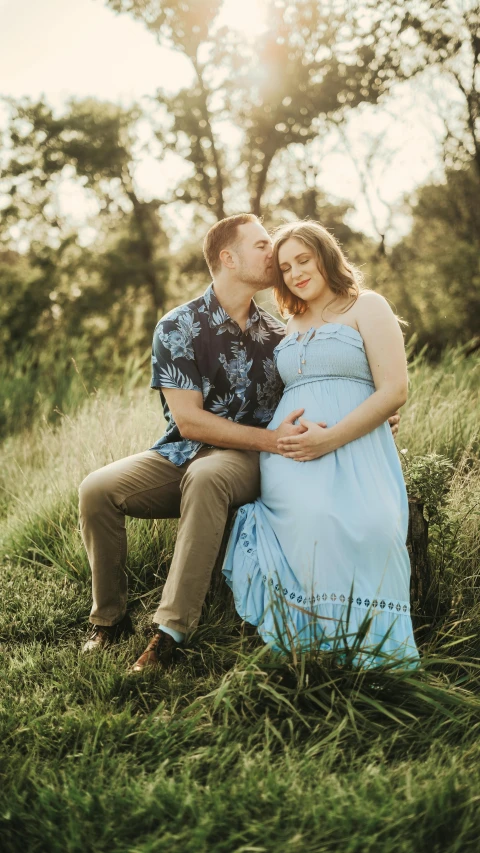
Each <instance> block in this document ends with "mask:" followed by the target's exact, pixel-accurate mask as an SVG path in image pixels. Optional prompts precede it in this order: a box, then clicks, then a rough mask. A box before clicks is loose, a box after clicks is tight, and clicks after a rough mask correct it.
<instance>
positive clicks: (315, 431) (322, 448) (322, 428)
mask: <svg viewBox="0 0 480 853" xmlns="http://www.w3.org/2000/svg"><path fill="white" fill-rule="evenodd" d="M298 423H299V424H300V426H302V427H303V428H304V430H305V432H303V433H302V434H301V435H290V436H286V437H285V438H279V439H278V441H277V447H278V450H279V452H280V453H281V454H282V456H286V457H287V458H288V459H295V461H296V462H310V461H311V460H312V459H318V458H319V457H320V456H325V454H326V453H331V451H332V450H335V446H334V444H333V441H332V438H331V435H330V430H329V429H328V427H327V425H326V423H318V424H316V423H314V421H308V420H307V419H306V418H299V419H298Z"/></svg>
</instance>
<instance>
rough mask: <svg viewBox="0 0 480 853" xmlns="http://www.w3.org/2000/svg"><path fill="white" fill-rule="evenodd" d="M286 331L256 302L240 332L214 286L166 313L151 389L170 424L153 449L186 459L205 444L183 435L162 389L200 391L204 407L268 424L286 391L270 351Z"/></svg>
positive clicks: (156, 345)
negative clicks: (160, 403) (159, 399)
mask: <svg viewBox="0 0 480 853" xmlns="http://www.w3.org/2000/svg"><path fill="white" fill-rule="evenodd" d="M284 335H285V326H284V325H283V324H282V323H280V322H279V321H278V320H276V319H275V318H274V317H272V316H271V315H270V314H268V312H267V311H264V310H263V308H260V307H259V306H257V305H256V304H255V302H253V301H252V304H251V307H250V316H249V319H248V320H247V326H246V329H245V332H243V331H242V329H241V328H240V326H239V325H238V323H236V322H235V321H234V320H232V319H231V317H229V316H228V314H227V312H226V311H225V310H224V309H223V308H222V306H221V305H220V303H219V301H218V299H217V297H216V296H215V292H214V290H213V285H210V287H209V288H208V289H207V290H206V291H205V293H204V294H203V296H200V297H198V299H193V300H192V301H191V302H187V303H186V304H185V305H180V307H179V308H174V309H173V311H170V312H169V313H168V314H166V315H165V317H163V318H162V319H161V320H160V321H159V322H158V323H157V326H156V328H155V332H154V335H153V347H152V382H151V387H152V388H158V389H160V396H161V399H162V405H163V412H164V415H165V420H166V422H167V428H166V431H165V433H164V435H162V437H161V438H160V439H159V440H158V441H157V442H156V443H155V444H154V445H153V448H152V450H157V451H158V453H161V454H162V456H165V457H166V458H167V459H169V460H170V462H173V464H174V465H183V464H184V463H185V462H187V461H188V460H189V459H193V458H194V456H195V455H196V454H197V453H198V451H199V450H200V448H201V447H203V445H202V442H200V441H190V440H189V439H184V438H182V436H181V434H180V431H179V429H178V427H177V425H176V423H175V421H174V419H173V415H172V413H171V412H170V409H169V408H168V405H167V402H166V400H165V397H164V395H163V394H162V390H161V389H162V388H180V389H184V390H187V391H201V392H202V394H203V408H204V409H205V411H207V412H212V413H213V414H215V415H220V417H222V418H227V419H228V420H230V421H235V422H236V423H240V424H244V425H245V426H257V427H265V426H267V424H268V423H269V422H270V421H271V419H272V417H273V414H274V412H275V409H276V407H277V405H278V403H279V401H280V397H281V395H282V391H283V385H282V381H281V379H280V376H279V375H278V373H277V369H276V367H275V364H274V359H273V350H274V349H275V347H276V346H277V344H278V343H279V342H280V341H281V339H282V338H283V337H284Z"/></svg>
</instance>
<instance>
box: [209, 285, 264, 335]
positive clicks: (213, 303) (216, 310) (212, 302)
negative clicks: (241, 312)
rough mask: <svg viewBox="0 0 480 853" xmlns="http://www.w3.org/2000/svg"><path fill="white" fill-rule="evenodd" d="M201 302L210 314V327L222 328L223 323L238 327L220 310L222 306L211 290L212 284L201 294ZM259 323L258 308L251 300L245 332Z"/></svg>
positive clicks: (222, 309)
mask: <svg viewBox="0 0 480 853" xmlns="http://www.w3.org/2000/svg"><path fill="white" fill-rule="evenodd" d="M203 301H204V303H205V306H206V308H207V311H208V313H209V314H210V318H211V325H212V326H223V325H224V324H225V323H235V325H238V323H236V322H235V320H232V318H231V317H230V315H229V314H227V312H226V311H225V309H224V308H222V306H221V305H220V302H219V301H218V299H217V297H216V294H215V291H214V289H213V283H212V284H210V285H209V286H208V287H207V289H206V291H205V293H204V294H203ZM259 321H260V314H259V311H258V307H257V304H256V302H255V300H254V299H252V301H251V302H250V309H249V312H248V320H247V324H246V327H245V331H248V329H250V328H251V326H253V325H254V324H255V323H258V322H259ZM239 328H240V327H239Z"/></svg>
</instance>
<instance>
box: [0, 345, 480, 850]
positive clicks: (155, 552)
mask: <svg viewBox="0 0 480 853" xmlns="http://www.w3.org/2000/svg"><path fill="white" fill-rule="evenodd" d="M479 364H480V360H479V359H478V357H476V356H471V357H470V358H469V359H465V358H464V357H463V355H462V352H461V351H453V352H449V353H447V354H445V356H444V358H443V360H442V362H441V363H440V364H439V365H437V366H434V367H433V366H431V365H429V364H428V363H426V362H425V361H424V360H421V359H419V360H417V361H416V362H415V363H414V364H413V366H412V370H411V386H412V387H411V392H410V399H409V402H408V404H407V406H406V407H405V410H404V412H403V414H402V424H401V432H400V436H399V442H398V444H399V447H400V448H401V449H406V450H407V454H406V456H405V457H404V458H405V460H406V462H405V464H406V466H407V467H408V466H411V467H410V471H412V470H414V469H415V471H416V473H415V478H416V479H415V482H416V484H417V486H418V488H424V487H425V489H426V490H427V491H426V492H425V494H427V496H428V483H429V480H428V477H429V476H430V475H428V476H427V475H425V476H424V475H423V474H422V471H425V470H430V469H431V470H434V468H435V465H436V462H435V459H434V461H433V462H432V458H433V457H429V456H428V454H432V453H436V454H442V457H445V459H446V460H450V461H451V463H452V465H453V467H452V468H451V469H450V468H448V465H446V467H444V469H442V470H443V471H445V472H447V474H446V475H445V477H444V479H443V480H442V481H441V482H443V483H444V487H443V486H442V489H443V492H442V500H435V499H434V498H435V495H433V497H432V498H431V500H430V503H429V507H430V513H431V518H430V528H431V530H430V532H431V542H432V545H431V549H432V552H431V557H432V564H433V570H434V572H435V573H436V576H437V580H438V584H439V586H438V589H439V594H441V595H443V596H444V597H445V600H446V601H448V607H447V608H446V609H445V608H444V610H443V611H442V613H443V616H442V620H441V621H438V623H437V624H435V625H434V626H433V628H432V631H431V632H430V634H429V635H428V637H426V640H425V644H424V646H423V649H422V655H423V657H422V666H421V668H420V670H419V671H415V672H412V671H409V670H407V669H401V668H398V666H394V665H393V663H392V664H390V663H389V662H388V661H387V660H386V661H385V662H384V665H383V667H380V668H378V669H376V670H367V671H363V670H359V669H358V667H356V666H355V662H354V661H353V660H352V659H351V658H350V659H348V658H345V659H344V660H343V662H342V661H341V660H339V658H338V656H335V655H334V654H329V653H322V654H315V653H311V654H298V655H289V654H283V655H278V654H276V655H274V654H272V653H271V652H270V651H269V649H268V648H266V647H264V646H263V644H262V643H261V642H260V641H259V640H258V639H257V637H256V636H255V634H253V633H252V632H251V631H249V630H247V629H246V627H245V626H243V625H242V624H241V623H240V621H239V620H238V618H237V617H236V615H235V613H234V610H233V608H232V606H231V601H230V599H229V598H228V596H226V593H223V594H220V595H219V596H218V597H217V598H216V599H215V598H213V599H211V600H210V602H209V604H208V606H207V607H206V608H205V611H204V615H203V619H202V622H201V624H200V626H199V628H198V629H197V631H196V632H195V633H194V634H193V636H192V637H191V639H190V641H189V643H188V646H187V647H186V648H185V649H184V651H183V653H182V657H181V661H180V664H179V666H178V667H177V668H176V669H175V670H174V671H173V672H172V673H156V674H152V673H150V674H148V673H147V674H146V675H144V676H142V677H141V678H133V677H132V676H129V675H127V672H126V670H127V664H129V663H130V662H131V661H132V660H133V659H134V657H135V656H136V655H137V654H138V653H139V651H141V649H142V648H143V646H144V644H145V637H146V634H147V633H148V625H149V620H150V613H151V612H152V611H153V609H154V607H155V604H156V602H157V600H158V596H159V589H160V586H161V583H162V579H163V577H164V575H165V571H166V567H167V565H168V561H169V559H170V555H171V551H172V547H173V542H174V535H175V524H174V523H173V522H152V523H148V522H144V521H131V522H130V523H129V531H128V532H129V544H130V551H129V564H128V571H129V574H130V577H131V592H130V606H131V607H132V611H133V617H134V623H135V625H136V635H135V636H134V637H132V638H130V639H129V640H128V641H125V642H123V643H121V644H120V645H119V646H118V647H116V648H115V649H113V650H112V651H111V652H110V653H108V654H107V653H105V654H100V655H99V656H97V657H93V658H86V657H83V656H82V655H81V654H79V646H80V644H81V640H82V638H83V636H84V631H85V623H86V618H87V614H88V609H89V605H90V590H89V569H88V566H87V563H86V559H85V556H84V553H83V548H82V545H81V541H80V537H79V532H78V523H77V497H76V493H77V487H78V484H79V482H80V481H81V480H82V478H83V477H84V476H85V475H86V474H87V473H88V472H89V471H91V470H93V469H95V468H97V467H99V466H100V465H103V464H105V463H107V462H109V461H111V460H112V459H114V458H119V457H121V456H125V455H127V454H129V453H134V452H137V451H138V450H143V449H146V448H148V447H149V446H151V444H152V443H153V441H154V440H155V439H156V438H157V437H158V436H159V435H160V433H161V431H162V422H161V412H160V406H159V401H158V395H156V394H153V393H152V392H148V391H147V390H145V391H143V390H135V389H132V388H130V390H128V392H124V393H123V394H122V395H115V394H114V393H106V392H105V391H102V392H99V393H96V394H94V395H93V396H90V395H88V394H87V395H86V396H85V400H84V403H83V406H82V408H81V409H80V410H78V411H77V412H76V413H75V414H74V415H64V416H63V417H62V418H61V419H60V422H59V423H58V425H57V426H56V427H55V428H52V426H51V425H49V423H48V418H47V420H46V421H44V422H43V423H42V424H40V425H37V426H35V427H34V428H32V429H31V431H30V432H28V433H26V432H23V433H22V434H20V435H18V436H16V437H11V438H9V439H8V440H7V441H6V442H5V443H4V445H3V447H2V448H1V450H0V484H1V494H2V498H1V521H0V553H1V555H2V558H1V560H2V563H1V565H2V569H1V575H0V583H1V602H2V606H1V608H0V641H1V643H2V655H1V656H0V838H1V849H2V850H5V851H6V853H10V851H12V853H13V851H15V853H17V851H20V850H22V851H23V850H25V849H27V850H29V851H39V853H43V851H53V853H55V851H59V853H60V851H61V853H65V851H68V853H69V852H70V851H82V853H84V851H90V850H92V851H107V850H108V851H115V853H117V851H118V853H123V851H125V853H127V851H129V853H132V851H135V853H153V851H155V853H156V851H159V853H160V851H162V853H163V851H165V850H169V851H173V853H190V851H192V853H193V851H195V853H197V851H208V853H211V851H214V853H217V851H218V853H220V851H221V853H246V851H278V850H281V851H302V853H303V851H316V853H323V851H325V853H327V851H338V850H342V851H349V853H354V852H355V853H356V851H358V853H360V851H361V852H362V853H364V851H372V853H373V851H375V853H387V852H388V853H391V851H395V853H396V851H401V853H418V851H420V850H425V849H429V850H431V851H432V853H439V852H440V851H459V853H460V851H462V853H463V851H470V850H471V851H475V850H477V849H478V837H479V833H480V811H479V809H478V786H479V783H480V770H479V767H480V761H479V759H480V747H479V745H478V744H479V738H478V735H479V727H480V643H479V638H480V598H479V591H478V586H479V585H478V574H479V567H480V559H479V549H480V539H479V531H478V528H479V524H478V519H479V501H480V463H479V441H478V437H479V423H480V399H479V395H478V387H479V375H480V371H479ZM435 458H437V457H435ZM438 458H439V457H438ZM425 460H427V461H425ZM442 464H443V463H442ZM412 466H413V467H412ZM415 466H416V468H415ZM422 466H423V467H422ZM428 466H430V469H429V468H428ZM432 466H433V468H432ZM435 470H437V471H438V466H437V468H436V469H435ZM419 472H420V473H419ZM448 472H449V473H448ZM420 475H422V476H424V480H423V481H422V480H421V476H420ZM442 476H443V475H442ZM435 482H437V483H438V482H440V480H437V481H435ZM434 491H435V490H434ZM437 497H438V495H437Z"/></svg>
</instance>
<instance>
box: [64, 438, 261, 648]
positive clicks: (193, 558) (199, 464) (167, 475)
mask: <svg viewBox="0 0 480 853" xmlns="http://www.w3.org/2000/svg"><path fill="white" fill-rule="evenodd" d="M259 491H260V473H259V454H258V453H257V452H256V451H245V450H220V449H217V448H213V449H212V448H209V449H207V448H205V449H203V450H201V451H200V452H199V453H198V454H197V456H196V457H195V458H194V459H193V460H191V461H190V462H186V463H185V464H184V465H181V466H178V467H177V466H176V465H173V463H172V462H169V461H168V459H165V458H164V457H163V456H161V455H160V454H159V453H157V452H156V451H155V450H147V451H145V452H144V453H137V454H135V455H134V456H128V457H127V458H126V459H120V460H119V461H118V462H112V463H111V464H110V465H106V466H105V468H100V469H99V470H98V471H94V472H93V473H92V474H89V475H88V477H86V479H85V480H84V481H83V483H82V484H81V486H80V490H79V495H80V525H81V531H82V536H83V541H84V544H85V548H86V550H87V554H88V559H89V562H90V567H91V570H92V592H93V607H92V611H91V614H90V622H92V623H93V624H94V625H115V623H116V622H118V621H119V620H120V619H121V618H122V616H123V615H124V614H125V611H126V605H127V575H126V573H125V562H126V557H127V537H126V530H125V516H127V515H128V516H133V517H134V518H180V522H179V525H178V535H177V541H176V546H175V551H174V554H173V559H172V564H171V567H170V571H169V573H168V578H167V581H166V583H165V586H164V589H163V594H162V599H161V601H160V605H159V607H158V609H157V611H156V613H155V616H154V622H159V623H161V624H162V625H165V626H166V627H167V628H173V629H174V630H175V631H181V632H182V633H187V632H188V631H190V630H192V629H193V628H195V626H196V625H197V624H198V620H199V618H200V613H201V609H202V604H203V602H204V600H205V596H206V594H207V590H208V586H209V583H210V578H211V575H212V570H213V567H214V565H215V561H216V558H217V556H218V552H219V549H220V544H221V541H222V536H223V532H224V529H225V524H226V521H227V516H228V511H229V508H230V507H231V506H241V505H242V504H244V503H250V502H251V501H254V500H255V498H256V497H258V494H259Z"/></svg>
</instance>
